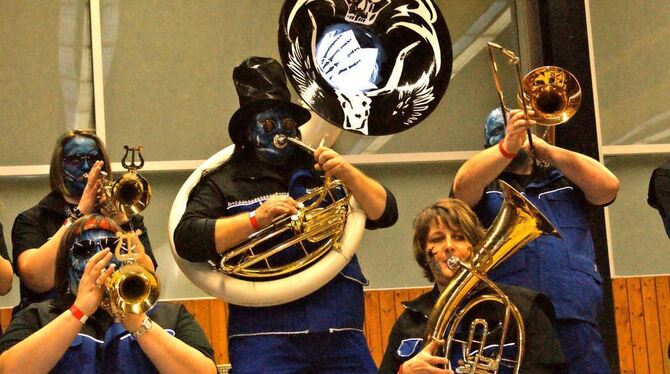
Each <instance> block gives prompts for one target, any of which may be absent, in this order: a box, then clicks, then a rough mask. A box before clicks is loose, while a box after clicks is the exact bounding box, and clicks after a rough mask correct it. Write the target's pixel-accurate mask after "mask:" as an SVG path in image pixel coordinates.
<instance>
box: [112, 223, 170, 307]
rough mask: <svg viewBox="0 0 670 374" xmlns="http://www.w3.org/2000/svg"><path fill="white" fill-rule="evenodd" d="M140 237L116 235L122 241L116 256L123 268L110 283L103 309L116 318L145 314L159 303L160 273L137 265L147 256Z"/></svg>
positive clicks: (134, 234)
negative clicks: (139, 241)
mask: <svg viewBox="0 0 670 374" xmlns="http://www.w3.org/2000/svg"><path fill="white" fill-rule="evenodd" d="M137 235H138V234H137V233H135V232H130V233H122V232H117V233H116V236H117V238H119V241H118V244H117V245H116V248H115V249H114V256H115V257H116V259H117V260H119V261H121V263H122V265H121V267H119V269H117V270H116V271H114V273H112V275H111V276H110V277H109V279H108V280H107V283H106V287H105V291H106V292H105V295H104V297H103V301H102V307H103V308H104V309H105V310H107V311H108V312H109V313H110V314H111V315H112V316H113V317H115V318H123V317H124V316H125V315H126V314H139V313H144V312H146V311H148V310H149V309H151V308H152V307H153V306H154V305H155V304H156V302H158V296H159V294H160V282H159V280H158V277H157V276H156V273H155V272H154V271H152V270H151V269H149V268H147V267H145V266H143V265H141V264H139V263H137V260H138V259H139V258H140V257H142V256H143V255H144V247H143V246H142V245H141V244H140V245H136V244H135V243H134V242H138V241H137ZM124 243H125V244H124Z"/></svg>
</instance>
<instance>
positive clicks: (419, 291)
mask: <svg viewBox="0 0 670 374" xmlns="http://www.w3.org/2000/svg"><path fill="white" fill-rule="evenodd" d="M428 291H430V288H410V289H409V292H408V296H409V300H414V299H416V298H417V297H419V296H421V295H423V294H424V293H426V292H428Z"/></svg>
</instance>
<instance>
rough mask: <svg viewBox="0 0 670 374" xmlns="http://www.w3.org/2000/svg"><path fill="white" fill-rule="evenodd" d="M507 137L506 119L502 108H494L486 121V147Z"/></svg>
mask: <svg viewBox="0 0 670 374" xmlns="http://www.w3.org/2000/svg"><path fill="white" fill-rule="evenodd" d="M504 137H505V119H504V118H503V113H502V111H501V110H500V108H495V109H493V110H492V111H491V112H490V113H489V115H488V116H486V122H484V147H486V148H488V147H490V146H492V145H496V144H498V143H500V141H501V140H503V138H504Z"/></svg>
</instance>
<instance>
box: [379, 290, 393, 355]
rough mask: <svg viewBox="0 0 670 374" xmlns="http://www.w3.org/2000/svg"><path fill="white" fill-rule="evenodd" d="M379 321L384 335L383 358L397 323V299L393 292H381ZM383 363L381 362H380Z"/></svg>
mask: <svg viewBox="0 0 670 374" xmlns="http://www.w3.org/2000/svg"><path fill="white" fill-rule="evenodd" d="M379 319H380V327H381V335H382V345H381V351H382V357H383V356H384V352H385V351H386V346H387V345H388V337H389V333H390V332H391V328H393V324H394V323H395V320H396V317H395V297H394V292H393V290H384V291H380V292H379ZM380 363H381V361H380Z"/></svg>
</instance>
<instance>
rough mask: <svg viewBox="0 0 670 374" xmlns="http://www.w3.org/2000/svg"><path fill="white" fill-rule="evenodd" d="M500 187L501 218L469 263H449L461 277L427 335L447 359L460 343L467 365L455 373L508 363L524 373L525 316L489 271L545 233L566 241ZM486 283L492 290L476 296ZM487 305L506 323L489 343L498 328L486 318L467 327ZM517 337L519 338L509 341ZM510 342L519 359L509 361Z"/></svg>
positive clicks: (451, 283) (446, 291) (447, 289)
mask: <svg viewBox="0 0 670 374" xmlns="http://www.w3.org/2000/svg"><path fill="white" fill-rule="evenodd" d="M499 183H500V188H501V190H502V193H503V197H504V201H503V204H502V207H501V209H500V211H499V212H498V215H497V216H496V218H495V220H494V221H493V223H492V224H491V227H490V228H489V229H488V231H487V232H486V235H485V236H484V238H482V240H481V241H480V242H479V243H477V244H476V245H475V247H474V248H473V251H472V254H471V256H470V257H469V258H468V259H467V260H465V261H461V260H459V259H458V257H452V258H451V259H449V262H448V265H449V267H450V268H452V270H454V272H455V273H454V275H453V277H452V278H451V279H450V280H449V282H448V283H447V285H446V287H445V288H444V290H443V291H442V293H441V294H440V296H439V298H438V300H437V302H436V304H435V306H434V308H433V311H432V312H431V314H430V316H429V318H428V322H427V324H426V327H425V331H424V342H425V345H428V344H429V343H430V342H432V341H437V342H439V343H440V344H441V345H442V347H443V351H444V356H445V357H447V358H449V357H450V355H451V354H452V352H453V351H454V348H455V346H456V345H457V344H458V345H460V347H459V348H460V350H461V352H462V354H463V361H462V365H461V366H460V367H459V368H457V369H456V370H455V371H456V372H457V373H472V374H475V373H477V374H479V373H497V372H498V370H499V369H500V368H501V366H502V365H505V366H508V367H513V368H514V372H515V373H518V372H519V369H520V367H521V363H522V361H523V354H524V342H525V330H524V324H523V318H522V316H521V314H520V312H519V310H518V308H517V307H516V306H515V305H514V304H513V303H512V302H511V301H510V299H509V297H508V296H507V295H505V294H504V293H503V292H502V291H501V290H500V288H499V287H498V286H496V284H495V283H493V282H492V281H491V280H490V279H489V278H488V277H487V273H488V272H489V271H491V270H492V269H493V268H495V267H496V266H497V265H498V264H500V263H502V262H504V261H505V260H506V259H508V258H509V257H510V256H512V255H513V254H514V253H516V252H517V251H518V250H519V249H521V248H522V247H523V246H524V245H526V244H527V243H528V242H530V241H531V240H533V239H535V238H537V237H538V236H540V235H545V234H546V235H552V236H556V237H560V235H559V233H558V231H556V229H555V228H554V226H553V225H552V224H551V222H549V220H548V219H547V218H545V217H544V215H543V214H542V213H541V212H540V211H539V210H538V209H537V208H536V207H535V206H534V205H533V204H532V203H531V202H530V201H528V200H527V199H526V198H525V197H523V195H521V194H520V193H519V192H517V191H516V190H515V189H514V188H512V187H511V186H510V185H508V184H507V183H505V182H503V181H500V182H499ZM482 284H483V285H484V286H485V287H486V288H487V290H490V291H491V292H490V293H488V294H482V293H479V292H477V293H475V290H476V289H477V288H478V287H479V286H480V285H482ZM487 302H493V303H497V304H501V305H502V307H504V314H503V316H504V317H503V320H502V322H501V325H500V326H499V327H496V329H497V331H500V335H499V338H498V340H497V341H494V342H490V341H487V336H488V335H489V333H490V332H491V330H492V326H489V325H488V324H487V322H486V320H483V319H480V318H475V319H474V320H472V321H471V323H470V326H462V323H464V322H470V321H468V320H466V319H465V317H466V316H468V313H469V312H471V311H472V310H473V309H474V308H477V307H478V306H480V304H482V303H487ZM512 324H515V325H512ZM512 326H515V327H516V328H512ZM463 327H465V329H464V328H463ZM457 331H467V332H468V333H467V338H465V339H460V338H457V336H456V332H457ZM511 333H514V334H515V336H513V337H508V335H509V334H511ZM508 338H509V339H511V341H513V342H514V343H515V344H516V347H517V350H516V356H515V358H513V359H510V358H505V357H503V349H504V343H505V342H509V341H510V340H509V339H508ZM488 344H497V346H498V348H497V349H496V350H495V352H493V353H490V352H485V351H484V349H483V348H484V347H486V346H487V345H488ZM425 345H424V347H425Z"/></svg>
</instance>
